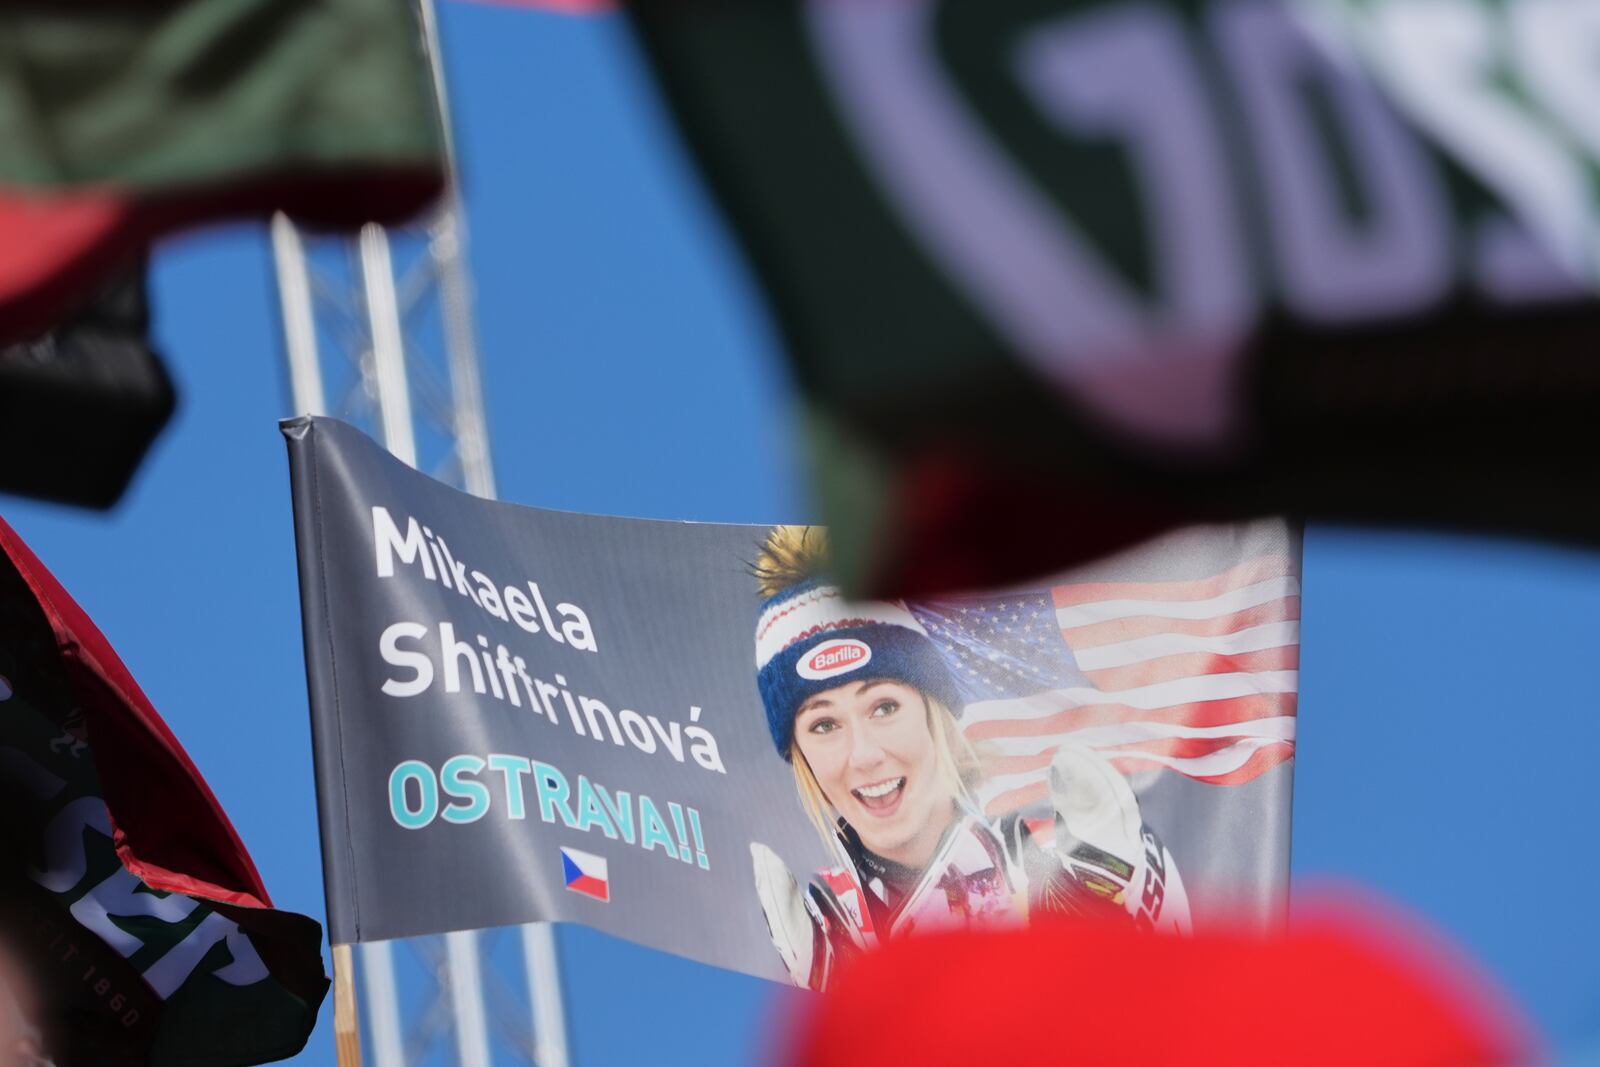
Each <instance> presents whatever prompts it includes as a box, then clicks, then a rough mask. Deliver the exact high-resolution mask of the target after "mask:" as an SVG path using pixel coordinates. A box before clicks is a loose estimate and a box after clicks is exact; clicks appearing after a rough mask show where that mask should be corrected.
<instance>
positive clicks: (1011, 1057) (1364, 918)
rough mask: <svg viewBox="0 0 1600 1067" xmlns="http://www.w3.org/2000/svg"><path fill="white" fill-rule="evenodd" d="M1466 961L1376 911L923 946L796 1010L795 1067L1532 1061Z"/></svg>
mask: <svg viewBox="0 0 1600 1067" xmlns="http://www.w3.org/2000/svg"><path fill="white" fill-rule="evenodd" d="M1472 970H1473V969H1472V968H1471V967H1470V966H1467V967H1463V966H1461V961H1459V960H1458V959H1457V958H1456V956H1455V953H1454V952H1452V951H1450V950H1448V949H1447V948H1444V947H1443V946H1441V945H1437V944H1432V943H1430V942H1429V940H1428V939H1426V938H1424V937H1423V936H1421V935H1419V934H1417V933H1416V931H1415V929H1414V928H1406V927H1405V926H1403V925H1402V924H1401V923H1400V922H1397V921H1394V920H1390V919H1387V918H1385V917H1384V916H1383V915H1382V914H1381V913H1373V912H1372V911H1370V910H1367V909H1361V910H1358V911H1354V912H1352V911H1348V910H1345V911H1342V912H1341V913H1335V914H1328V915H1323V916H1321V917H1319V918H1316V919H1313V920H1311V921H1308V922H1305V923H1301V924H1297V925H1296V926H1295V927H1294V928H1293V929H1291V930H1289V931H1286V932H1282V933H1279V934H1274V935H1265V934H1251V933H1245V932H1231V933H1229V932H1213V933H1209V934H1203V935H1199V936H1195V937H1183V938H1179V937H1168V936H1158V935H1150V934H1139V933H1137V932H1134V931H1131V930H1129V929H1127V928H1125V927H1122V926H1120V925H1119V926H1101V925H1094V924H1070V923H1061V922H1057V923H1050V924H1042V925H1041V924H1035V925H1034V926H1032V927H1031V928H1029V929H1025V930H1024V929H1018V930H1007V931H978V930H970V931H960V932H950V933H937V934H929V935H926V936H922V937H914V938H910V939H907V940H905V941H902V942H899V943H897V944H895V945H892V946H889V947H887V948H884V949H881V950H879V951H877V952H873V953H869V954H868V955H867V956H865V957H863V958H862V960H861V961H860V962H858V963H856V964H855V965H854V966H853V967H852V968H851V969H850V970H848V971H846V972H845V973H844V974H843V975H842V976H841V978H840V980H839V982H838V985H837V986H836V987H835V988H834V989H833V990H832V991H830V992H829V993H827V994H825V995H824V996H822V997H821V998H820V999H816V1000H810V1001H808V1002H807V1005H806V1007H805V1008H804V1009H802V1016H801V1018H800V1019H799V1020H797V1022H798V1027H797V1031H798V1032H797V1033H796V1034H795V1037H796V1038H797V1040H795V1041H794V1042H793V1043H792V1044H791V1046H790V1047H791V1049H792V1055H791V1056H790V1057H789V1058H788V1059H787V1060H780V1062H783V1063H786V1064H788V1065H789V1067H847V1065H855V1064H863V1065H865V1064H872V1065H874V1067H878V1065H881V1064H884V1063H915V1064H1057V1063H1060V1064H1096V1063H1102V1064H1113V1063H1114V1064H1119V1065H1127V1064H1162V1065H1166V1064H1184V1065H1196V1067H1208V1065H1213V1064H1215V1065H1221V1064H1228V1065H1231V1067H1241V1065H1243V1067H1249V1065H1255V1064H1260V1065H1263V1067H1265V1065H1267V1064H1272V1065H1282V1064H1295V1065H1302V1067H1322V1065H1327V1067H1335V1065H1337V1067H1351V1065H1356V1064H1361V1065H1365V1067H1490V1065H1497V1064H1512V1063H1517V1062H1525V1061H1526V1060H1527V1059H1528V1058H1529V1057H1530V1054H1531V1052H1532V1051H1533V1050H1534V1048H1535V1042H1534V1041H1533V1040H1532V1038H1531V1036H1530V1032H1529V1031H1528V1030H1527V1029H1526V1028H1525V1027H1524V1026H1523V1025H1522V1024H1521V1023H1520V1022H1519V1021H1517V1015H1516V1013H1515V1011H1514V1010H1513V1009H1512V1008H1511V1007H1510V1006H1509V1005H1508V1004H1506V1003H1505V1002H1504V1000H1503V998H1501V997H1500V996H1499V995H1498V994H1495V993H1492V992H1491V991H1490V990H1489V989H1488V987H1487V984H1486V983H1485V982H1483V981H1482V980H1472V979H1469V978H1466V977H1463V976H1464V975H1466V974H1470V973H1471V971H1472Z"/></svg>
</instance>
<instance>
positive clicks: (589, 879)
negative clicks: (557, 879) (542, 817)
mask: <svg viewBox="0 0 1600 1067" xmlns="http://www.w3.org/2000/svg"><path fill="white" fill-rule="evenodd" d="M561 870H562V873H563V874H564V875H565V876H566V880H567V888H568V889H570V890H572V891H573V892H574V893H582V894H583V895H584V896H586V897H593V898H594V899H595V900H604V901H608V902H609V901H610V900H611V882H610V881H609V879H608V877H607V873H606V861H605V857H603V856H596V855H595V854H594V853H592V852H582V851H580V850H578V849H575V848H567V847H566V846H565V845H563V846H561Z"/></svg>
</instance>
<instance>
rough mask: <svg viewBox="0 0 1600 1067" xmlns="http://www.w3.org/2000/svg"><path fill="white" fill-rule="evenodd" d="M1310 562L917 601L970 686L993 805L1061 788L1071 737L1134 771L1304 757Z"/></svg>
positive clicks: (1244, 766)
mask: <svg viewBox="0 0 1600 1067" xmlns="http://www.w3.org/2000/svg"><path fill="white" fill-rule="evenodd" d="M1298 572H1299V566H1298V562H1297V561H1296V560H1293V559H1291V558H1288V557H1284V556H1268V557H1261V558H1257V559H1252V560H1249V561H1247V562H1245V563H1242V564H1240V565H1238V566H1236V567H1233V568H1232V569H1230V570H1227V571H1224V572H1223V573H1221V574H1216V575H1213V576H1211V577H1208V578H1200V579H1195V580H1190V581H1179V582H1121V583H1105V582H1094V583H1082V584H1067V585H1058V586H1055V587H1054V588H1052V589H1049V590H1047V591H1042V592H1036V593H1028V592H1024V593H1018V594H1010V595H1002V596H992V597H984V598H960V599H946V600H935V601H923V602H919V603H914V604H912V605H910V607H911V610H912V611H913V613H914V614H915V615H916V616H917V619H918V620H919V621H920V622H921V623H922V624H923V626H924V627H925V628H926V629H927V631H928V634H929V636H931V637H932V638H933V639H934V641H935V642H937V643H938V645H939V646H940V648H941V650H942V651H943V652H944V654H945V657H946V659H947V661H948V662H949V664H950V666H951V668H952V671H953V673H954V674H955V676H956V679H957V681H958V683H959V684H960V685H961V687H962V688H963V690H964V691H965V694H966V696H967V700H968V703H967V706H966V711H965V713H964V714H963V715H962V718H961V724H962V728H963V730H964V731H965V733H966V736H967V738H968V739H969V740H971V741H972V742H973V743H974V745H975V746H976V747H977V749H978V751H979V753H980V755H982V756H984V757H985V759H984V763H985V769H986V771H987V772H988V777H987V779H986V780H985V781H984V783H983V784H982V786H981V787H980V790H979V800H980V801H981V802H982V803H983V805H984V808H985V810H986V811H987V812H988V813H989V814H990V815H992V816H993V815H1000V814H1003V813H1005V812H1007V811H1013V810H1016V809H1017V808H1020V807H1023V806H1026V805H1029V804H1033V803H1036V802H1039V801H1042V800H1044V799H1046V797H1047V795H1048V794H1047V784H1046V772H1047V770H1048V768H1049V766H1050V760H1051V757H1053V756H1054V755H1055V752H1056V748H1057V747H1058V746H1059V745H1060V744H1061V743H1062V742H1063V741H1066V740H1069V739H1070V740H1072V741H1073V742H1075V743H1077V744H1082V745H1087V746H1088V747H1090V748H1093V749H1095V750H1097V751H1099V752H1100V753H1102V754H1103V755H1105V756H1107V757H1109V758H1110V759H1111V760H1112V762H1113V763H1114V764H1115V765H1116V766H1117V767H1118V769H1120V770H1121V771H1122V772H1123V773H1125V774H1128V773H1132V772H1135V771H1140V770H1151V769H1160V768H1165V769H1168V770H1172V771H1176V772H1178V773H1179V774H1183V775H1187V776H1188V777H1190V778H1193V779H1195V780H1197V781H1201V782H1209V783H1211V784H1214V785H1238V784H1239V783H1241V782H1248V781H1250V780H1251V779H1253V778H1255V777H1257V776H1258V775H1260V774H1262V773H1264V772H1266V771H1267V770H1269V769H1270V768H1272V767H1275V766H1277V765H1278V764H1280V763H1282V762H1283V761H1284V760H1287V759H1289V758H1291V757H1292V756H1293V755H1294V724H1295V718H1294V716H1295V693H1296V689H1297V683H1298V676H1299V672H1298V667H1299V657H1300V581H1299V575H1298Z"/></svg>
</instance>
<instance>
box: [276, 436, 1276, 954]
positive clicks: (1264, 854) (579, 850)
mask: <svg viewBox="0 0 1600 1067" xmlns="http://www.w3.org/2000/svg"><path fill="white" fill-rule="evenodd" d="M283 431H284V433H285V435H286V437H287V438H288V442H289V455H290V466H291V472H292V479H293V490H294V512H295V531H296V540H297V546H298V552H299V567H300V586H301V603H302V611H303V615H304V626H305V649H306V664H307V672H308V676H309V684H310V695H311V720H312V731H313V739H314V746H315V757H316V770H317V793H318V807H319V813H320V822H321V834H322V850H323V864H324V875H325V880H326V885H327V894H328V918H329V927H330V933H331V937H332V940H333V941H334V942H336V943H346V942H353V941H371V940H382V939H387V938H396V937H408V936H413V935H420V934H427V933H436V932H442V931H447V930H461V929H471V928H479V927H488V926H497V925H505V924H511V923H521V922H531V921H561V922H582V923H586V924H588V925H590V926H593V927H595V928H597V929H600V930H604V931H606V932H607V933H610V934H614V935H616V936H619V937H624V938H627V939H629V940H631V941H635V942H638V943H640V944H644V945H649V946H651V947H654V948H659V949H664V950H666V951H670V952H675V953H678V954H680V955H684V956H688V957H690V958H693V959H698V960H702V961H704V962H708V963H712V964H716V965H719V966H724V967H730V968H733V969H736V970H740V971H744V972H747V973H751V974H756V975H761V976H765V977H771V978H779V979H782V978H785V977H786V976H787V977H788V978H790V979H792V980H794V981H796V982H799V983H801V984H807V982H808V981H809V983H810V984H812V985H818V984H821V981H822V977H821V976H824V972H825V970H826V967H827V966H828V965H830V963H831V961H832V960H833V959H834V958H835V957H837V956H838V955H840V954H841V953H844V952H847V951H849V950H851V949H852V946H854V947H863V946H870V945H871V944H873V943H875V942H876V941H877V940H881V939H882V938H884V937H887V936H890V935H891V934H892V933H895V932H897V931H900V930H907V929H910V928H911V927H913V926H923V927H925V926H927V925H930V924H931V925H943V924H945V923H947V922H954V921H980V920H987V919H994V920H996V921H1007V920H1008V919H1010V918H1013V917H1015V916H1017V915H1025V914H1027V913H1029V911H1030V909H1032V908H1040V907H1045V906H1052V905H1050V901H1052V900H1057V899H1061V900H1067V901H1069V902H1070V907H1069V908H1068V910H1085V909H1089V910H1092V908H1093V907H1094V906H1099V905H1104V906H1105V907H1107V908H1109V909H1110V910H1111V911H1112V912H1115V913H1118V914H1125V915H1127V916H1128V917H1129V918H1130V919H1131V920H1132V921H1135V922H1140V923H1154V924H1156V925H1174V924H1175V925H1176V927H1177V928H1189V927H1190V926H1191V925H1193V926H1204V925H1205V924H1206V923H1207V922H1209V921H1213V920H1214V919H1215V917H1217V916H1219V915H1222V914H1224V913H1226V914H1229V915H1236V914H1242V915H1245V916H1247V917H1255V918H1264V917H1267V916H1270V915H1272V914H1274V913H1275V912H1276V910H1277V909H1278V908H1279V907H1280V905H1281V902H1282V898H1283V894H1284V889H1285V886H1286V881H1287V871H1288V855H1289V849H1288V845H1289V800H1290V787H1291V774H1292V768H1293V760H1292V755H1293V744H1294V733H1293V725H1294V719H1293V716H1294V701H1295V687H1296V686H1295V682H1296V674H1295V663H1296V656H1297V651H1298V641H1299V632H1298V618H1299V585H1298V577H1299V556H1300V547H1299V538H1298V533H1297V532H1296V531H1295V530H1293V529H1292V528H1290V527H1289V526H1288V525H1286V524H1284V523H1282V522H1277V521H1267V522H1257V523H1251V524H1240V525H1231V526H1217V527H1204V528H1194V529H1190V530H1185V531H1180V532H1178V533H1176V534H1173V535H1169V536H1166V537H1163V538H1161V539H1159V540H1157V541H1155V542H1151V543H1149V544H1146V545H1144V546H1141V547H1139V548H1137V549H1135V550H1132V551H1130V552H1128V553H1125V554H1123V555H1120V556H1117V557H1113V558H1110V559H1107V560H1103V561H1101V562H1099V563H1097V564H1095V565H1093V566H1091V567H1088V568H1083V569H1080V570H1078V571H1074V572H1072V573H1070V574H1066V575H1061V576H1058V577H1056V578H1054V579H1050V580H1048V581H1042V582H1039V583H1037V585H1036V586H1035V587H1030V588H1027V589H1016V590H1006V591H1000V592H995V593H987V594H982V595H971V596H963V597H957V598H951V599H947V600H940V601H937V602H930V603H916V604H904V603H900V602H892V603H890V602H882V603H867V604H850V603H847V602H844V601H842V600H841V599H840V598H839V597H838V594H837V590H834V589H833V588H832V587H831V586H830V585H829V584H828V583H827V581H826V578H825V575H822V574H820V573H819V574H817V575H811V574H808V573H802V572H803V570H804V566H805V560H804V559H802V558H800V557H805V556H806V555H807V554H808V553H809V552H810V551H811V548H810V547H808V546H815V545H817V544H821V543H824V542H821V541H817V540H812V538H813V537H815V538H823V537H824V536H825V535H823V534H822V533H821V531H816V532H815V534H814V535H813V534H812V533H811V532H808V531H805V530H801V529H800V528H780V529H779V530H774V528H770V527H765V526H740V525H719V524H705V523H688V522H662V521H648V520H639V519H626V518H614V517H608V516H596V515H581V514H573V513H567V512H558V511H546V510H541V509H537V508H527V507H520V506H516V505H511V504H505V503H500V502H496V501H488V500H481V499H477V498H474V497H470V496H467V495H464V494H462V493H460V492H458V491H456V490H454V489H451V488H449V487H447V486H445V485H443V484H441V483H439V482H437V481H435V480H433V479H431V478H428V477H426V476H425V475H423V474H420V473H418V472H416V471H414V470H412V469H410V468H409V467H406V466H405V465H404V464H402V463H400V462H399V461H397V460H395V459H394V458H393V457H391V456H390V455H389V454H387V453H386V452H384V451H383V450H382V449H381V448H379V447H378V446H377V445H375V444H374V443H373V442H371V441H370V440H368V439H367V438H366V437H364V436H363V435H361V434H360V433H359V432H357V431H356V430H354V429H352V428H351V427H349V426H346V425H344V424H342V423H340V422H337V421H334V420H330V419H324V418H299V419H292V420H288V421H286V422H285V423H284V424H283ZM784 530H787V531H789V533H788V534H784V533H783V532H782V531H784ZM796 531H798V533H796ZM786 536H788V537H791V540H792V543H791V544H789V545H788V547H787V548H786V547H785V542H784V537H786ZM797 546H798V547H797ZM791 572H792V573H791ZM945 722H949V723H950V724H951V728H950V729H948V730H946V729H944V727H943V725H942V724H943V723H945ZM785 868H786V869H787V870H785ZM790 872H792V876H793V877H792V880H791V878H790V877H789V874H790ZM1047 885H1048V886H1050V887H1053V888H1052V889H1051V891H1049V892H1046V891H1045V888H1044V887H1045V886H1047ZM802 887H804V888H802ZM1056 890H1060V892H1056ZM808 976H809V977H808Z"/></svg>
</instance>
